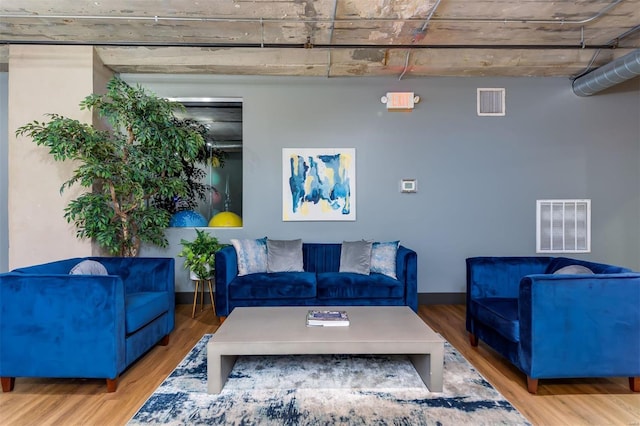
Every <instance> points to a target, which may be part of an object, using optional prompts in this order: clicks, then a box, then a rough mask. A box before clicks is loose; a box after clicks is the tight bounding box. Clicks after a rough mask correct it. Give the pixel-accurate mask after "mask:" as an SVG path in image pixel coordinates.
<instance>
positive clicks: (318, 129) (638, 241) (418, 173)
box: [122, 74, 640, 294]
mask: <svg viewBox="0 0 640 426" xmlns="http://www.w3.org/2000/svg"><path fill="white" fill-rule="evenodd" d="M122 77H123V78H124V79H125V80H126V81H128V82H131V83H140V84H142V85H143V86H145V87H148V88H149V89H151V90H152V91H153V92H155V93H157V94H158V95H161V96H169V97H178V96H212V97H242V98H243V99H244V118H243V121H244V152H243V155H244V176H243V179H244V194H243V213H244V215H243V216H244V217H243V219H244V227H243V228H242V229H216V230H212V232H214V234H215V235H216V236H218V237H219V238H220V239H221V240H222V241H224V242H228V240H229V239H230V238H257V237H262V236H268V237H270V238H276V239H289V238H302V239H303V240H304V241H307V242H340V241H343V240H354V239H360V238H366V239H373V240H392V239H399V240H401V243H402V244H404V245H405V246H407V247H410V248H412V249H414V250H415V251H416V252H417V253H418V291H419V292H420V293H443V294H444V293H461V292H464V291H465V263H464V261H465V258H466V257H469V256H490V255H496V256H502V255H516V256H517V255H523V256H529V255H535V254H536V253H535V206H536V205H535V202H536V199H541V198H590V199H591V200H592V253H590V254H588V255H576V256H574V257H581V258H586V259H591V260H595V261H601V262H609V263H614V264H618V265H624V266H627V267H631V268H634V269H640V127H639V125H638V122H639V120H640V80H638V79H635V81H631V82H628V83H626V84H624V85H622V86H619V87H617V88H614V89H610V90H609V91H607V92H604V93H601V94H599V95H596V96H592V97H589V98H580V97H577V96H575V95H574V94H573V93H572V92H571V89H570V81H569V80H568V79H565V78H484V79H479V78H425V79H411V78H407V79H405V80H402V81H398V80H397V79H395V78H351V79H349V78H331V79H326V78H318V79H314V78H274V77H272V78H256V77H229V76H225V77H221V76H217V77H216V76H174V77H172V76H164V75H132V74H127V75H123V76H122ZM478 87H505V88H506V93H507V98H506V105H507V116H506V117H477V116H476V88H478ZM388 91H413V92H415V93H416V94H418V95H420V96H421V98H422V100H421V102H420V103H419V104H418V105H417V107H416V109H415V111H413V112H411V113H398V112H395V113H390V112H387V111H386V109H385V107H384V105H382V104H381V102H380V97H381V96H382V95H383V94H385V93H386V92H388ZM284 147H300V148H305V147H354V148H355V149H356V163H357V220H356V221H355V222H283V221H282V220H281V217H282V194H281V192H282V191H281V179H282V170H281V150H282V148H284ZM402 178H416V179H417V180H418V193H417V194H401V193H400V192H399V181H400V179H402ZM167 235H168V237H169V239H170V242H171V244H170V247H169V248H167V249H157V248H154V247H145V248H144V249H143V252H142V254H143V255H163V256H175V254H176V253H177V252H178V251H179V250H180V245H179V241H180V239H181V238H191V237H192V236H193V235H195V232H194V231H193V230H192V229H181V228H173V229H170V230H168V232H167ZM177 266H178V269H179V272H178V273H177V283H176V285H177V291H183V292H187V291H192V288H193V287H192V285H191V283H190V282H189V281H188V276H187V273H186V271H183V270H181V269H180V268H181V267H182V260H181V259H179V258H178V259H177Z"/></svg>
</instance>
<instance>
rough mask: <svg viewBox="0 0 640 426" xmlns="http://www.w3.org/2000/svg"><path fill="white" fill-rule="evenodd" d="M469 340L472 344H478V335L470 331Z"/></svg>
mask: <svg viewBox="0 0 640 426" xmlns="http://www.w3.org/2000/svg"><path fill="white" fill-rule="evenodd" d="M469 342H470V343H471V346H478V336H476V335H475V334H473V333H469Z"/></svg>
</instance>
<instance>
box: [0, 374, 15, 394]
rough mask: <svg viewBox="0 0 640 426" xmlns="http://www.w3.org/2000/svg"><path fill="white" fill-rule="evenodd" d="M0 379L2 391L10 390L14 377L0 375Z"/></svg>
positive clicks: (13, 383) (13, 384)
mask: <svg viewBox="0 0 640 426" xmlns="http://www.w3.org/2000/svg"><path fill="white" fill-rule="evenodd" d="M0 381H1V382H2V392H11V391H12V390H13V387H14V386H15V384H16V378H15V377H1V378H0Z"/></svg>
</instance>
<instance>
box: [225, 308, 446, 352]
mask: <svg viewBox="0 0 640 426" xmlns="http://www.w3.org/2000/svg"><path fill="white" fill-rule="evenodd" d="M310 309H318V310H344V311H346V312H347V314H348V315H349V322H350V325H349V326H346V327H307V325H306V316H307V312H308V311H309V310H310ZM443 341H444V339H443V338H442V337H441V336H440V335H439V334H437V333H435V332H434V331H433V330H432V329H431V328H430V327H429V326H427V325H426V324H425V323H424V321H423V320H422V319H421V318H420V317H419V316H418V315H417V314H416V313H415V312H413V311H412V310H411V308H409V307H407V306H311V307H309V306H300V307H299V306H295V307H239V308H235V309H234V310H233V311H232V312H231V314H230V315H229V316H228V317H227V319H226V320H225V322H224V323H223V324H222V325H221V326H220V327H219V328H218V330H217V331H216V333H215V334H214V336H213V342H215V343H222V344H224V345H225V346H226V345H228V344H232V345H233V344H234V343H237V344H240V345H251V344H257V345H260V346H263V345H270V344H275V345H279V344H285V343H297V344H304V343H313V344H315V346H316V348H315V352H317V348H318V346H317V344H318V343H327V344H329V343H331V344H346V343H349V344H351V345H353V344H356V345H365V346H366V344H367V343H375V344H381V343H384V344H387V345H389V346H390V347H392V348H395V350H394V353H397V352H398V350H401V349H400V348H399V347H398V345H402V344H404V343H408V344H416V343H442V342H443ZM234 346H235V345H234ZM363 349H364V348H363ZM364 352H366V351H364ZM372 352H377V353H380V348H379V347H378V350H376V351H372Z"/></svg>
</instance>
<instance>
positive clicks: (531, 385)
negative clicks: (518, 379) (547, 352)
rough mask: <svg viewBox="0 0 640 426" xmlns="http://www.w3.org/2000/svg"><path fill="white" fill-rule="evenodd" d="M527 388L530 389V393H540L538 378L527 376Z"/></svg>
mask: <svg viewBox="0 0 640 426" xmlns="http://www.w3.org/2000/svg"><path fill="white" fill-rule="evenodd" d="M527 390H528V391H529V393H533V394H536V393H538V379H532V378H531V377H529V376H527Z"/></svg>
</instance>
